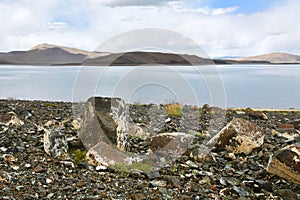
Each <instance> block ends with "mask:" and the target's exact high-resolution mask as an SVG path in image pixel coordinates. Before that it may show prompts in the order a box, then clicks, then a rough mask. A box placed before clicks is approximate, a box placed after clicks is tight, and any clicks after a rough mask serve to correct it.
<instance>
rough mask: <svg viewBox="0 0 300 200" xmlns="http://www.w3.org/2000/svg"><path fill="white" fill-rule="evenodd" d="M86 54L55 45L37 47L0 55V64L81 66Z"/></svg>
mask: <svg viewBox="0 0 300 200" xmlns="http://www.w3.org/2000/svg"><path fill="white" fill-rule="evenodd" d="M87 55H88V52H87V51H86V52H85V51H82V50H77V49H73V48H65V47H60V46H55V45H45V44H43V45H38V46H35V47H34V48H32V49H31V50H29V51H12V52H8V53H0V63H1V64H19V65H23V64H25V65H64V64H81V63H82V61H83V60H84V59H85V58H86V57H87Z"/></svg>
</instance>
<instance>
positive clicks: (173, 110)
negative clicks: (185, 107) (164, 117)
mask: <svg viewBox="0 0 300 200" xmlns="http://www.w3.org/2000/svg"><path fill="white" fill-rule="evenodd" d="M165 108H166V110H167V114H168V115H169V116H170V117H181V115H182V106H181V105H180V104H178V103H175V104H167V105H165Z"/></svg>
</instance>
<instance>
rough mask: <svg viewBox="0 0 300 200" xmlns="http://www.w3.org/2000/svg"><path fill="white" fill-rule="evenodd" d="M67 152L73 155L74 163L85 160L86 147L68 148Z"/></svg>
mask: <svg viewBox="0 0 300 200" xmlns="http://www.w3.org/2000/svg"><path fill="white" fill-rule="evenodd" d="M69 153H70V154H71V155H72V156H73V157H74V160H73V161H74V164H75V165H77V164H78V163H80V162H85V160H86V154H87V150H86V149H70V150H69Z"/></svg>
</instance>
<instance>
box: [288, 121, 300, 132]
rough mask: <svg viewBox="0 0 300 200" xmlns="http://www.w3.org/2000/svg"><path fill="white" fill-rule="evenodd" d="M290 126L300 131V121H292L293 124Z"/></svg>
mask: <svg viewBox="0 0 300 200" xmlns="http://www.w3.org/2000/svg"><path fill="white" fill-rule="evenodd" d="M288 124H291V125H293V126H294V128H295V129H298V130H300V119H298V120H294V121H291V122H289V123H288Z"/></svg>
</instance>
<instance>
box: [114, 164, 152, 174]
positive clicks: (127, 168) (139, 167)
mask: <svg viewBox="0 0 300 200" xmlns="http://www.w3.org/2000/svg"><path fill="white" fill-rule="evenodd" d="M113 168H114V169H115V170H117V171H123V172H127V173H129V172H134V171H143V172H145V173H146V172H149V171H151V170H152V166H151V165H150V164H147V163H141V162H133V163H132V164H131V165H126V164H121V163H118V164H115V165H114V166H113Z"/></svg>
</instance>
